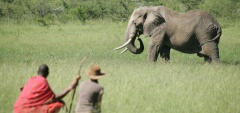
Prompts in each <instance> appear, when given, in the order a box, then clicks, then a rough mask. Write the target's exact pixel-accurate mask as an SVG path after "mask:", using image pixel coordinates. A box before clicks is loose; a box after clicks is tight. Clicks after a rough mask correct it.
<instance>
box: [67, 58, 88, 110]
mask: <svg viewBox="0 0 240 113" xmlns="http://www.w3.org/2000/svg"><path fill="white" fill-rule="evenodd" d="M86 58H87V57H84V58H83V59H82V61H81V62H80V68H79V70H78V73H77V76H76V77H75V80H80V79H81V75H80V72H81V67H82V65H83V62H84V61H85V60H86ZM75 92H76V87H75V88H74V89H73V92H72V100H71V103H70V106H69V113H71V109H72V103H73V100H74V96H75Z"/></svg>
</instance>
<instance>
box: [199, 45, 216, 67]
mask: <svg viewBox="0 0 240 113" xmlns="http://www.w3.org/2000/svg"><path fill="white" fill-rule="evenodd" d="M200 54H203V56H204V61H205V62H209V63H210V62H216V63H218V62H219V61H220V60H219V50H218V46H217V44H216V43H215V42H208V43H205V44H203V45H202V51H201V52H200Z"/></svg>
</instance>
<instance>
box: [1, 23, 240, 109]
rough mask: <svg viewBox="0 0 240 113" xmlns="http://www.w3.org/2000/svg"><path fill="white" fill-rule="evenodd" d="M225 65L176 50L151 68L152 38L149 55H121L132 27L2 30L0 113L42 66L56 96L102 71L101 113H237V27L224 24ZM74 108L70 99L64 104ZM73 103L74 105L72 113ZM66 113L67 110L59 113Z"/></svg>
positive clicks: (239, 73) (239, 41) (239, 92)
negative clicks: (90, 73) (90, 69)
mask: <svg viewBox="0 0 240 113" xmlns="http://www.w3.org/2000/svg"><path fill="white" fill-rule="evenodd" d="M220 24H222V26H223V35H222V37H221V40H220V44H219V48H220V58H221V62H222V63H221V64H218V65H215V64H205V63H203V58H199V57H197V55H195V54H194V55H188V54H183V53H180V52H177V51H175V50H171V62H169V63H163V62H161V60H160V59H159V61H158V62H157V63H154V64H147V48H148V42H149V38H145V37H141V38H142V39H143V41H144V44H145V51H144V53H142V54H140V55H133V54H131V53H130V52H127V53H125V54H123V55H119V54H118V53H119V52H120V51H115V50H114V48H115V47H117V46H120V45H121V44H123V42H124V35H125V29H126V25H127V23H125V22H119V23H112V22H107V21H94V22H93V21H90V22H87V24H81V23H77V22H76V23H69V24H66V25H55V26H50V27H41V26H38V25H33V24H31V25H29V24H10V23H1V25H0V77H1V79H0V91H1V95H0V102H1V106H0V112H1V113H11V112H12V110H13V104H14V102H15V101H16V99H17V97H18V95H19V92H20V90H19V88H20V87H21V86H23V85H24V84H25V83H26V81H27V80H28V79H29V77H31V76H34V75H36V72H37V68H38V66H39V65H40V64H42V63H46V64H48V65H49V67H50V75H49V77H48V81H49V83H50V86H51V88H52V89H53V91H54V92H55V93H60V92H61V91H63V90H64V89H65V88H66V87H67V86H68V85H69V84H70V83H71V82H72V81H73V79H74V77H75V75H76V74H77V71H78V69H79V65H80V64H79V63H80V61H81V60H82V59H83V58H84V57H87V60H86V61H85V63H84V65H83V67H82V71H81V75H82V79H81V80H80V82H81V81H83V80H87V79H88V78H87V77H86V76H85V70H86V69H88V67H90V66H91V65H92V64H98V65H100V66H101V67H102V71H103V72H105V73H107V75H106V76H105V77H104V78H102V79H101V80H100V84H102V85H103V86H104V89H105V93H104V96H103V101H102V111H103V113H239V112H240V82H239V81H240V57H239V56H240V32H239V29H240V27H239V26H240V22H238V23H228V22H222V23H221V22H220ZM64 100H65V102H66V103H67V106H69V104H70V101H69V95H68V96H66V97H65V98H64ZM75 103H76V99H75V101H74V103H73V109H74V107H75ZM64 112H65V111H64V110H62V111H61V113H64Z"/></svg>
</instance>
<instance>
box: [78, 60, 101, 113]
mask: <svg viewBox="0 0 240 113" xmlns="http://www.w3.org/2000/svg"><path fill="white" fill-rule="evenodd" d="M86 75H87V76H88V77H89V78H90V80H86V81H83V82H82V83H81V84H80V87H79V89H78V101H77V103H76V108H75V113H100V112H101V101H102V95H103V87H102V86H101V85H100V84H99V83H98V79H100V78H102V77H103V76H104V75H105V73H102V72H101V68H100V66H98V65H96V64H94V65H92V66H91V67H90V69H89V70H87V71H86Z"/></svg>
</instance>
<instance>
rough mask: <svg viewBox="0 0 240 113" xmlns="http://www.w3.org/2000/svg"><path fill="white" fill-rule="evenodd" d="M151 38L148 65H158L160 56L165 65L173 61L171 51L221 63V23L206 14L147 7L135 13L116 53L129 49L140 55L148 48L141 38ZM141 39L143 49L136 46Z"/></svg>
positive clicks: (138, 9)
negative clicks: (119, 50) (142, 36)
mask: <svg viewBox="0 0 240 113" xmlns="http://www.w3.org/2000/svg"><path fill="white" fill-rule="evenodd" d="M142 34H143V35H144V36H145V37H150V43H149V48H148V62H149V63H152V62H156V61H157V58H158V56H160V57H162V59H163V61H166V62H167V61H169V60H170V49H174V50H177V51H180V52H182V53H187V54H195V53H196V54H197V55H198V56H199V57H204V61H205V62H209V63H211V62H216V63H218V62H220V59H219V48H218V44H219V40H220V37H221V34H222V30H221V27H220V25H219V23H218V22H217V20H216V19H215V18H214V17H213V16H211V15H210V14H208V13H207V12H206V11H202V10H197V9H195V10H190V11H188V12H185V13H182V12H177V11H174V10H172V9H169V8H167V7H165V6H145V7H140V8H137V9H135V10H134V11H133V13H132V15H131V17H130V19H129V21H128V26H127V29H126V33H125V43H124V44H123V45H122V46H120V47H118V48H116V49H115V50H118V49H121V48H123V47H126V49H125V50H123V51H122V52H121V53H120V54H122V53H124V52H125V51H127V50H129V51H130V52H132V53H133V54H140V53H142V52H143V50H144V44H143V42H142V40H141V39H140V37H139V36H140V35H142ZM136 39H138V41H139V43H140V46H139V47H136V46H135V43H134V42H135V40H136Z"/></svg>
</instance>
